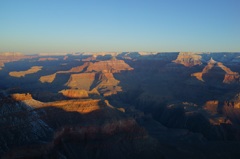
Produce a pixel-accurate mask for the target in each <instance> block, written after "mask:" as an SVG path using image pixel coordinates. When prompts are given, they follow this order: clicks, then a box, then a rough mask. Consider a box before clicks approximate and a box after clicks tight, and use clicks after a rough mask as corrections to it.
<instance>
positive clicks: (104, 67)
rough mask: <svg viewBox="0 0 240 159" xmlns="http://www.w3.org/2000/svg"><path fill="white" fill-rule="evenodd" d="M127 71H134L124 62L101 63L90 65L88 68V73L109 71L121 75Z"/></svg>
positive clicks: (109, 61)
mask: <svg viewBox="0 0 240 159" xmlns="http://www.w3.org/2000/svg"><path fill="white" fill-rule="evenodd" d="M125 70H126V71H130V70H133V68H132V67H130V66H129V65H128V64H126V63H125V62H124V61H123V60H108V61H99V62H95V63H93V64H92V65H89V66H88V68H87V72H92V71H95V72H99V71H107V72H111V73H119V72H121V71H125Z"/></svg>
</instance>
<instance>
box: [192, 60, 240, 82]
mask: <svg viewBox="0 0 240 159" xmlns="http://www.w3.org/2000/svg"><path fill="white" fill-rule="evenodd" d="M214 67H218V68H221V70H223V71H224V72H225V75H224V80H223V81H222V82H223V83H226V84H232V83H239V78H240V75H239V73H237V72H233V71H232V70H231V69H230V68H228V67H226V66H225V65H223V63H221V62H217V61H215V60H213V59H212V58H211V59H210V61H209V62H208V64H207V65H206V66H205V67H204V69H203V70H202V72H197V73H193V74H192V75H191V76H194V77H196V78H197V79H198V80H200V81H203V82H204V79H203V76H204V75H206V74H208V73H209V71H210V70H212V69H213V68H214ZM217 74H219V73H217Z"/></svg>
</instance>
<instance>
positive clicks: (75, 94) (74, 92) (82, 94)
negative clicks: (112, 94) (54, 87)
mask: <svg viewBox="0 0 240 159" xmlns="http://www.w3.org/2000/svg"><path fill="white" fill-rule="evenodd" d="M60 93H62V94H63V95H64V96H66V97H69V98H88V92H87V91H86V90H78V89H65V90H62V91H60Z"/></svg>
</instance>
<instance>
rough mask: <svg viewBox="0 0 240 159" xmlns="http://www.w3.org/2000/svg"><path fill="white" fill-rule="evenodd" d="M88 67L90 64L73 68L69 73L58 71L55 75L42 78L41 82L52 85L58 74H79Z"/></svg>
mask: <svg viewBox="0 0 240 159" xmlns="http://www.w3.org/2000/svg"><path fill="white" fill-rule="evenodd" d="M88 65H89V63H88V62H86V63H84V64H83V65H81V66H77V67H73V68H71V69H70V70H68V71H57V72H56V73H54V74H51V75H46V76H42V77H40V79H39V80H40V81H41V82H42V83H45V82H47V83H52V82H53V81H54V80H55V78H56V75H57V74H67V73H78V72H82V71H83V69H85V68H86V67H87V66H88Z"/></svg>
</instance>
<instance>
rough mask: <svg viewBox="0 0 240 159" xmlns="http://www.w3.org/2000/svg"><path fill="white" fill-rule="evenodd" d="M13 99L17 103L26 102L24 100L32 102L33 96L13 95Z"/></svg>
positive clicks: (28, 94) (27, 94)
mask: <svg viewBox="0 0 240 159" xmlns="http://www.w3.org/2000/svg"><path fill="white" fill-rule="evenodd" d="M11 97H12V99H13V100H15V101H24V100H30V99H32V95H31V94H30V93H26V94H25V93H23V94H20V93H16V94H12V95H11Z"/></svg>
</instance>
